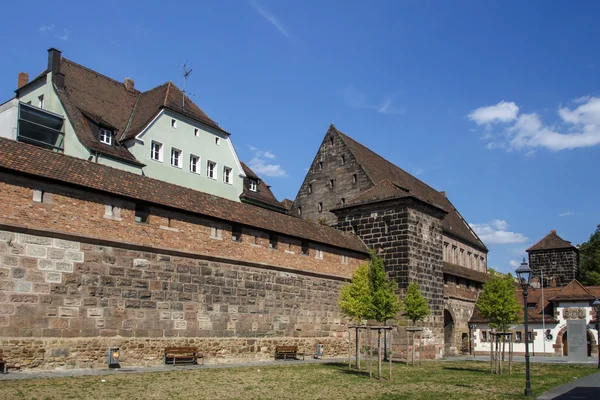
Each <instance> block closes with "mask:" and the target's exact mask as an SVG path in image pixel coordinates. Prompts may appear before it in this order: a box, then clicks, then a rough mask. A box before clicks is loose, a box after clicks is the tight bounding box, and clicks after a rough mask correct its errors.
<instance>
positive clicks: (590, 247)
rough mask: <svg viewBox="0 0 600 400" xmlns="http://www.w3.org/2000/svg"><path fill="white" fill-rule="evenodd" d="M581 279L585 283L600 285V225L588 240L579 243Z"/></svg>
mask: <svg viewBox="0 0 600 400" xmlns="http://www.w3.org/2000/svg"><path fill="white" fill-rule="evenodd" d="M579 257H580V258H579V259H580V269H579V277H578V278H579V280H580V281H581V283H583V284H584V285H589V286H600V225H598V226H597V227H596V231H595V232H594V233H593V234H592V235H591V236H590V239H589V240H588V241H587V242H584V243H582V244H580V245H579Z"/></svg>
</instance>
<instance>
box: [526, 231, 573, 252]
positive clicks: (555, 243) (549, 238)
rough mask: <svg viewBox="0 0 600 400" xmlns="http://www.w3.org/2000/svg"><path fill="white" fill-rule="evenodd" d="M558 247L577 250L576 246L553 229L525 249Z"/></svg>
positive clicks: (556, 248)
mask: <svg viewBox="0 0 600 400" xmlns="http://www.w3.org/2000/svg"><path fill="white" fill-rule="evenodd" d="M560 249H574V250H576V251H579V249H577V247H575V246H573V245H572V244H571V242H568V241H566V240H564V239H563V238H561V237H560V236H558V235H557V234H556V231H555V230H551V231H550V233H549V234H547V235H546V236H544V238H543V239H542V240H540V241H539V242H537V243H536V244H534V245H533V246H531V247H530V248H528V249H527V251H528V252H530V251H543V250H560Z"/></svg>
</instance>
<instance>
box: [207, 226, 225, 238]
mask: <svg viewBox="0 0 600 400" xmlns="http://www.w3.org/2000/svg"><path fill="white" fill-rule="evenodd" d="M222 237H223V229H221V228H217V227H214V226H211V228H210V238H211V239H221V238H222Z"/></svg>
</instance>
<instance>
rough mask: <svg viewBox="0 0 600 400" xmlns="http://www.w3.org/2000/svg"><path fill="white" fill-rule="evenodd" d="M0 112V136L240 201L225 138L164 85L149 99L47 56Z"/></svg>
mask: <svg viewBox="0 0 600 400" xmlns="http://www.w3.org/2000/svg"><path fill="white" fill-rule="evenodd" d="M18 83H19V87H18V88H17V90H16V91H15V98H14V99H12V100H10V101H8V102H6V103H4V104H2V105H0V135H1V136H4V137H8V138H10V139H14V140H18V141H22V142H26V143H30V144H35V145H38V146H41V147H44V148H49V149H52V150H55V151H59V152H64V153H65V154H67V155H71V156H75V157H79V158H83V159H86V160H92V161H95V162H97V163H100V164H104V165H108V166H111V167H114V168H118V169H122V170H125V171H129V172H133V173H136V174H140V175H145V176H149V177H152V178H156V179H159V180H163V181H167V182H171V183H174V184H177V185H180V186H184V187H188V188H191V189H195V190H200V191H203V192H206V193H210V194H214V195H217V196H221V197H225V198H228V199H230V200H234V201H239V197H240V195H241V194H242V192H243V186H244V178H245V174H244V171H243V169H242V166H241V164H240V162H239V159H238V157H237V154H236V152H235V149H234V147H233V144H232V142H231V139H230V134H229V133H228V132H227V131H225V130H224V129H223V128H221V127H220V126H219V125H218V124H217V123H216V122H214V121H213V120H212V119H211V118H210V117H208V115H206V113H204V112H203V111H202V110H201V109H200V108H199V107H198V106H197V105H196V104H194V103H193V102H192V101H191V100H190V99H189V98H188V97H187V96H186V95H185V94H184V93H183V92H182V91H181V90H180V89H179V88H177V86H176V85H174V84H173V83H172V82H167V83H165V84H162V85H160V86H158V87H156V88H154V89H151V90H148V91H140V90H138V89H136V88H135V85H134V81H133V79H130V78H125V79H124V80H123V81H116V80H114V79H111V78H109V77H107V76H104V75H102V74H100V73H98V72H95V71H92V70H90V69H88V68H86V67H84V66H82V65H79V64H77V63H75V62H73V61H70V60H67V59H65V58H63V57H62V55H61V52H60V51H58V50H56V49H50V50H48V67H47V68H46V69H45V70H44V71H43V72H42V73H41V74H39V75H38V76H36V77H35V78H34V79H32V80H31V81H29V80H28V76H27V74H24V73H21V74H20V75H19V82H18Z"/></svg>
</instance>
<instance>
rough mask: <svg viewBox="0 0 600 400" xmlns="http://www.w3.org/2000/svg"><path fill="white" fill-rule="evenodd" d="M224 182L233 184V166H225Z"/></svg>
mask: <svg viewBox="0 0 600 400" xmlns="http://www.w3.org/2000/svg"><path fill="white" fill-rule="evenodd" d="M223 182H225V183H229V184H231V168H229V167H223Z"/></svg>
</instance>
